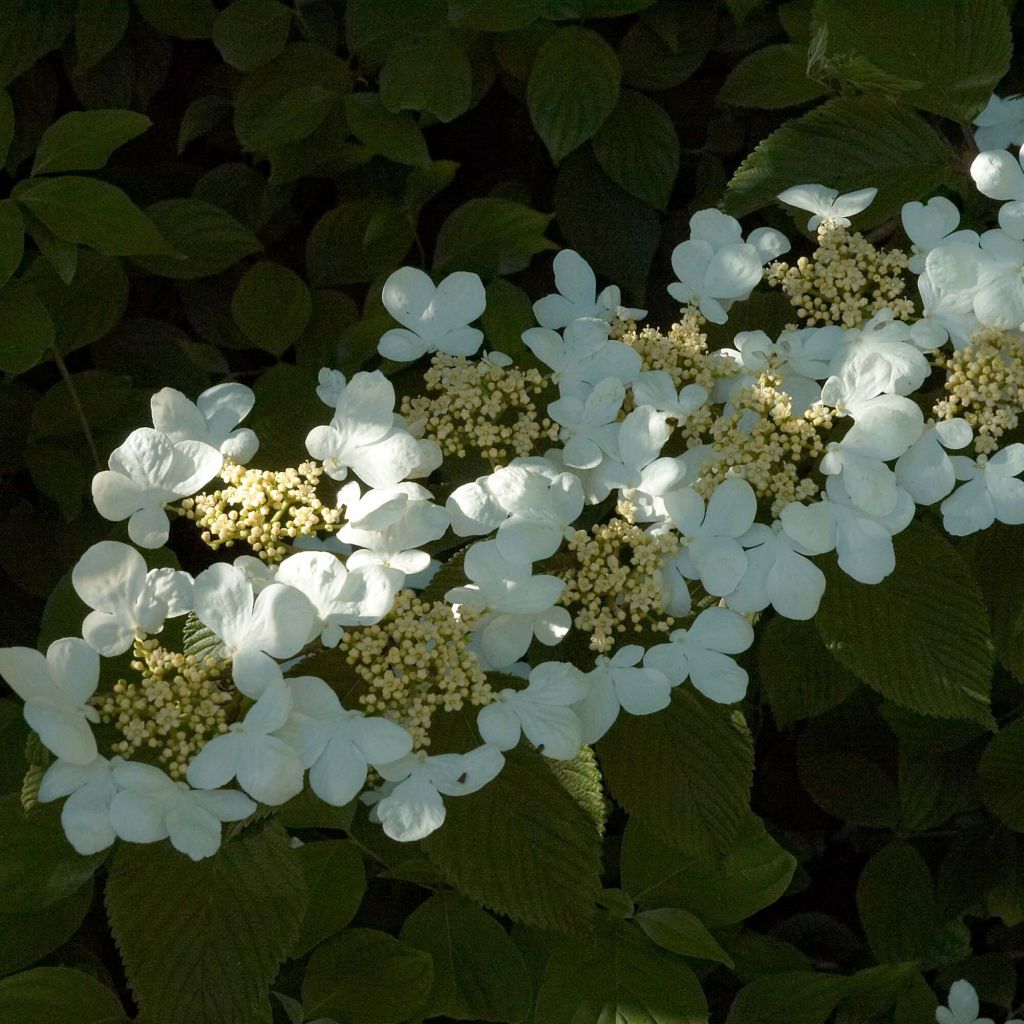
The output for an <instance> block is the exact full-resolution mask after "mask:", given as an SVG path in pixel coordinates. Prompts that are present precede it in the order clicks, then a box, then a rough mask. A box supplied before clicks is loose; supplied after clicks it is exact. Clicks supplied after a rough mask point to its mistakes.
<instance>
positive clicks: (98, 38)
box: [75, 0, 131, 74]
mask: <svg viewBox="0 0 1024 1024" xmlns="http://www.w3.org/2000/svg"><path fill="white" fill-rule="evenodd" d="M130 17H131V6H130V4H129V3H128V0H78V10H77V11H76V12H75V53H76V56H77V58H78V59H77V62H76V64H75V71H76V72H77V73H78V74H81V73H82V72H83V71H87V70H88V69H89V68H91V67H92V66H93V65H94V64H98V63H99V62H100V61H101V60H102V59H103V58H104V57H106V55H107V54H108V53H110V51H111V50H113V49H114V47H115V46H117V44H118V43H119V42H121V40H122V39H123V38H124V34H125V31H126V30H127V28H128V21H129V19H130Z"/></svg>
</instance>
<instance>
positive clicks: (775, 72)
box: [718, 43, 826, 110]
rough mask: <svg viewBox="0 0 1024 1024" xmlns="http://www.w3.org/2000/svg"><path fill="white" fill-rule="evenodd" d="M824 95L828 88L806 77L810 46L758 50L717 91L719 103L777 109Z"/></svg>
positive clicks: (783, 46) (734, 69)
mask: <svg viewBox="0 0 1024 1024" xmlns="http://www.w3.org/2000/svg"><path fill="white" fill-rule="evenodd" d="M824 95H826V90H825V88H824V87H823V86H822V85H821V84H820V83H819V82H814V81H812V80H811V79H810V78H808V77H807V47H806V46H801V45H798V44H797V43H776V44H774V45H772V46H765V47H763V48H762V49H760V50H755V51H754V52H753V53H751V54H749V55H748V56H746V57H744V58H743V60H741V61H740V62H739V64H737V65H736V67H734V68H733V69H732V71H731V72H730V73H729V77H728V78H727V79H726V80H725V84H724V85H723V86H722V88H721V89H720V90H719V92H718V102H719V103H727V104H729V105H730V106H734V107H761V108H763V109H765V110H776V109H780V108H782V107H795V106H797V105H798V104H801V103H809V102H810V101H811V100H816V99H818V98H819V97H821V96H824Z"/></svg>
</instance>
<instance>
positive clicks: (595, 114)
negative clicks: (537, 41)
mask: <svg viewBox="0 0 1024 1024" xmlns="http://www.w3.org/2000/svg"><path fill="white" fill-rule="evenodd" d="M620 76H621V69H620V67H619V58H618V57H617V56H616V55H615V51H614V50H613V49H612V48H611V47H610V46H609V45H608V44H607V43H606V42H605V41H604V40H603V39H602V38H601V37H600V36H599V35H598V34H597V33H596V32H594V31H593V30H592V29H588V28H577V27H570V28H561V29H559V30H558V31H557V32H555V33H554V34H553V35H552V36H551V37H550V39H548V40H547V42H546V43H545V44H544V45H543V46H542V47H541V49H540V52H539V53H538V54H537V57H536V59H535V60H534V62H533V67H532V69H531V70H530V78H529V81H528V82H527V84H526V102H527V105H528V106H529V108H530V118H531V120H532V121H533V125H534V127H535V128H536V129H537V132H538V134H539V135H540V137H541V139H543V140H544V145H545V146H547V148H548V152H549V153H550V154H551V158H552V159H553V160H554V161H555V163H558V161H560V160H561V159H562V157H564V156H567V155H568V154H569V153H571V152H572V151H573V150H574V149H575V148H576V147H577V146H579V145H582V143H584V142H586V141H587V139H592V138H593V137H594V136H595V135H596V134H597V131H598V129H599V128H600V127H601V125H602V124H604V122H605V121H606V120H607V119H608V115H609V114H611V112H612V110H613V109H614V108H615V103H616V101H617V100H618V98H619V79H620Z"/></svg>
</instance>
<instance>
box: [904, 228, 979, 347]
mask: <svg viewBox="0 0 1024 1024" xmlns="http://www.w3.org/2000/svg"><path fill="white" fill-rule="evenodd" d="M984 258H985V254H984V253H983V252H982V251H981V249H980V248H979V247H978V245H977V244H971V243H968V242H957V243H954V244H952V245H940V246H938V247H937V248H935V249H932V251H931V252H930V253H928V255H927V256H926V257H925V267H924V272H923V273H922V274H921V276H920V277H919V278H918V279H917V290H918V291H919V292H920V294H921V306H922V309H923V311H924V314H925V315H924V318H923V320H920V321H918V323H917V324H915V325H914V326H915V328H916V329H917V330H920V329H921V328H920V326H919V325H920V324H921V323H927V324H929V325H930V328H931V330H932V331H933V333H935V335H936V338H937V342H936V344H937V345H938V344H941V343H942V340H943V337H942V333H943V332H946V333H947V334H948V335H949V336H950V338H952V340H953V344H954V346H955V347H956V348H957V349H962V348H965V347H966V346H967V345H968V343H969V339H970V336H971V335H972V334H973V333H974V332H975V331H976V330H977V329H978V326H979V325H978V318H977V317H976V316H975V314H974V293H975V290H976V289H977V285H978V275H979V273H980V269H981V265H982V262H983V260H984Z"/></svg>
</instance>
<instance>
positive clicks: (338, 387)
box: [316, 366, 346, 409]
mask: <svg viewBox="0 0 1024 1024" xmlns="http://www.w3.org/2000/svg"><path fill="white" fill-rule="evenodd" d="M345 384H346V380H345V374H343V373H342V372H341V370H332V369H331V368H330V367H329V366H321V367H320V372H319V373H318V374H317V385H316V397H317V398H319V399H320V401H321V402H323V403H324V405H326V406H328V407H329V408H331V409H334V408H336V407H337V405H338V399H339V398H341V393H342V392H343V391H344V390H345Z"/></svg>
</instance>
